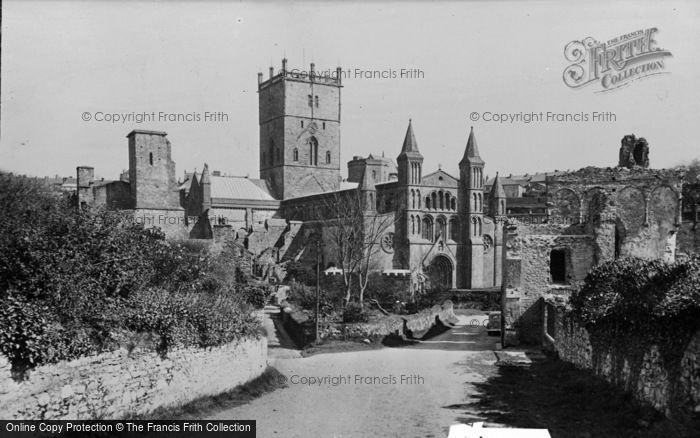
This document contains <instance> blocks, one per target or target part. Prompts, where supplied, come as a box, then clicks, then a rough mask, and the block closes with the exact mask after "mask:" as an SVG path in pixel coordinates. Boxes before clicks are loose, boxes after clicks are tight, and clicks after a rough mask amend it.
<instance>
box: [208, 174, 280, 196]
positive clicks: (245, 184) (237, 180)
mask: <svg viewBox="0 0 700 438" xmlns="http://www.w3.org/2000/svg"><path fill="white" fill-rule="evenodd" d="M209 180H210V181H211V197H212V198H221V199H253V200H259V201H274V200H275V198H273V197H272V196H271V195H270V193H269V192H267V191H266V190H263V189H262V188H261V187H260V185H258V183H257V181H253V180H251V179H250V178H246V177H242V176H212V175H210V176H209Z"/></svg>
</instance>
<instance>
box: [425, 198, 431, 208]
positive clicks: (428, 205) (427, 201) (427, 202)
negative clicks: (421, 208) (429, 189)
mask: <svg viewBox="0 0 700 438" xmlns="http://www.w3.org/2000/svg"><path fill="white" fill-rule="evenodd" d="M425 208H426V210H430V196H426V197H425Z"/></svg>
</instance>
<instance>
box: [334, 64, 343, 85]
mask: <svg viewBox="0 0 700 438" xmlns="http://www.w3.org/2000/svg"><path fill="white" fill-rule="evenodd" d="M342 71H343V69H342V68H340V67H336V68H335V79H336V80H337V81H338V83H340V82H341V80H340V78H341V77H342V74H341V72H342Z"/></svg>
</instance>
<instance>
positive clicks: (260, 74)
mask: <svg viewBox="0 0 700 438" xmlns="http://www.w3.org/2000/svg"><path fill="white" fill-rule="evenodd" d="M260 84H262V73H260V72H258V85H260Z"/></svg>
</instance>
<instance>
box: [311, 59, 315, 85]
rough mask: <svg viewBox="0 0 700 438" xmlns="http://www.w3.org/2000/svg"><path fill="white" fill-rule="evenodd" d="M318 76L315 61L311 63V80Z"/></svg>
mask: <svg viewBox="0 0 700 438" xmlns="http://www.w3.org/2000/svg"><path fill="white" fill-rule="evenodd" d="M315 77H316V64H314V63H313V62H312V63H311V78H310V79H311V80H312V81H313V80H314V78H315Z"/></svg>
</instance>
